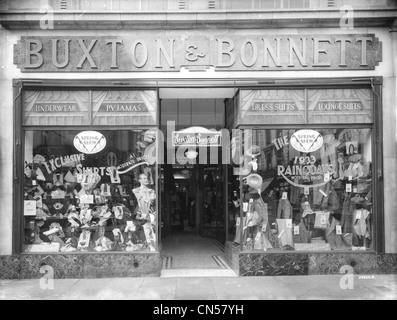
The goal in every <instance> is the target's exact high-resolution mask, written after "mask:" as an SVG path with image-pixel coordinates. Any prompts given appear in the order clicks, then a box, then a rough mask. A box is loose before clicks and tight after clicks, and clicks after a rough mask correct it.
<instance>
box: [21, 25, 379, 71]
mask: <svg viewBox="0 0 397 320" xmlns="http://www.w3.org/2000/svg"><path fill="white" fill-rule="evenodd" d="M381 60H382V43H381V41H379V39H378V38H376V37H375V35H374V34H343V35H339V34H334V35H329V34H318V35H309V34H306V35H305V34H303V35H296V34H291V35H288V34H286V35H281V34H278V35H269V34H258V33H256V34H249V33H246V34H244V35H229V34H223V35H215V34H213V35H195V34H189V33H188V32H183V33H182V34H181V35H179V36H172V37H170V36H167V35H166V33H165V32H160V33H159V32H156V33H154V32H150V31H134V33H133V34H130V35H129V36H120V37H115V36H96V37H93V36H86V37H81V36H78V37H77V36H70V37H65V36H51V37H44V36H39V37H36V36H22V37H21V40H20V41H18V43H17V44H16V45H15V47H14V64H16V65H17V66H18V67H19V68H20V69H21V71H22V72H87V71H89V72H117V71H119V72H120V71H126V72H131V71H179V70H181V69H182V68H185V67H187V68H189V67H193V68H194V67H203V66H205V67H213V68H214V69H215V70H221V71H224V70H227V71H266V70H272V71H274V70H277V71H279V70H374V69H375V67H376V66H377V65H378V64H379V62H380V61H381Z"/></svg>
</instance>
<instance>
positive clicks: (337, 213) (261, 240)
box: [236, 129, 374, 251]
mask: <svg viewBox="0 0 397 320" xmlns="http://www.w3.org/2000/svg"><path fill="white" fill-rule="evenodd" d="M245 131H246V132H245V136H248V138H249V139H248V140H246V141H249V143H245V146H244V148H245V150H244V152H245V155H246V156H247V157H248V159H249V161H250V162H249V163H247V164H246V166H245V168H246V169H247V170H248V171H249V172H246V174H245V176H244V178H243V194H244V197H243V199H242V202H243V204H244V203H245V210H244V216H243V221H242V224H241V226H242V228H245V229H244V231H243V238H242V241H243V248H244V250H247V251H250V250H261V251H263V250H295V251H304V250H310V251H313V250H314V251H327V250H373V249H374V246H373V238H374V234H373V230H374V212H373V206H372V186H373V184H372V139H371V137H372V132H371V129H316V130H309V129H307V130H252V131H248V130H245ZM269 137H270V141H269ZM236 232H237V233H239V232H240V233H241V229H239V230H237V231H236ZM236 236H237V234H236Z"/></svg>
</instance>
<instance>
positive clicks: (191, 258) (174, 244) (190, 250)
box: [161, 232, 237, 277]
mask: <svg viewBox="0 0 397 320" xmlns="http://www.w3.org/2000/svg"><path fill="white" fill-rule="evenodd" d="M162 256H163V268H162V272H161V276H162V277H211V276H214V277H218V276H219V277H222V276H227V277H234V276H237V274H236V273H235V272H234V271H233V270H232V269H231V268H230V266H229V265H228V263H227V262H226V260H225V258H224V246H223V244H221V243H220V242H218V241H217V240H215V239H210V238H204V237H201V236H200V235H198V234H196V233H191V232H185V233H177V234H173V235H172V237H169V238H167V239H163V240H162Z"/></svg>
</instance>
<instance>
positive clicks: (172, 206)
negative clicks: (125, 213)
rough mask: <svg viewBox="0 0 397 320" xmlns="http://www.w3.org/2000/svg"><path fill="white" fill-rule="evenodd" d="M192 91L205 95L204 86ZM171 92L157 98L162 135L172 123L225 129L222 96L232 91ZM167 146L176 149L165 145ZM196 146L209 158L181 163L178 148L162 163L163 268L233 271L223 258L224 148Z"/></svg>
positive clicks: (177, 126) (178, 128)
mask: <svg viewBox="0 0 397 320" xmlns="http://www.w3.org/2000/svg"><path fill="white" fill-rule="evenodd" d="M193 91H194V90H193ZM189 92H192V91H189ZM196 92H197V97H203V90H200V91H196ZM209 92H210V91H209ZM172 93H173V97H175V99H170V98H169V99H160V110H161V113H160V119H161V127H162V131H163V133H164V134H165V133H167V132H170V130H169V127H168V126H169V123H170V122H171V123H172V125H173V126H174V127H173V130H172V131H174V130H175V131H176V132H179V131H183V130H187V131H189V129H191V128H197V127H200V128H204V129H207V130H208V129H215V130H216V131H220V130H222V129H224V128H225V99H226V98H229V97H232V95H233V92H228V96H226V97H220V96H212V98H208V99H207V98H206V99H202V98H196V97H192V95H191V96H190V97H180V96H178V95H179V93H178V92H177V91H172ZM184 94H186V91H184ZM160 98H161V92H160ZM166 98H167V97H166ZM179 98H183V99H179ZM167 129H168V130H167ZM210 148H213V149H212V152H214V151H215V153H217V154H218V160H219V161H218V162H215V163H214V162H213V161H211V152H210V151H211V150H209V149H210ZM165 149H166V150H167V151H166V152H175V150H174V149H172V148H170V146H167V145H166V146H165ZM170 149H172V150H171V151H170ZM193 149H195V148H194V147H193ZM195 150H196V151H197V153H199V154H200V153H202V152H208V158H207V159H208V161H207V162H204V163H202V162H201V161H200V160H199V158H200V156H197V155H196V156H197V158H196V159H195V160H196V161H188V162H187V163H181V162H179V161H178V160H179V159H178V154H177V153H176V158H177V159H176V163H174V164H164V165H162V166H161V175H160V176H161V203H160V210H161V231H160V234H161V253H162V256H163V271H164V270H166V271H170V270H184V271H186V270H198V269H200V270H207V272H209V274H208V275H216V274H215V273H218V274H219V272H220V271H222V270H223V271H227V272H229V276H233V271H232V270H231V268H230V266H229V264H228V262H227V261H226V259H225V242H226V239H227V199H228V197H227V172H228V170H227V166H226V165H225V164H222V148H221V146H220V145H219V146H217V147H208V148H202V147H197V148H196V149H195ZM213 154H214V153H213ZM230 272H231V273H230ZM221 273H222V274H224V272H221Z"/></svg>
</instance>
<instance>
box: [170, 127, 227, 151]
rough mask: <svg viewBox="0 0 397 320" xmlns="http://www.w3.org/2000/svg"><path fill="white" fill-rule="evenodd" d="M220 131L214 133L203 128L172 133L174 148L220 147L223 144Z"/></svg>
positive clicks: (192, 128)
mask: <svg viewBox="0 0 397 320" xmlns="http://www.w3.org/2000/svg"><path fill="white" fill-rule="evenodd" d="M221 139H222V134H221V132H220V131H213V130H209V129H206V128H202V127H191V128H187V129H184V130H181V131H174V132H173V133H172V145H173V146H174V147H179V146H183V147H200V146H204V147H208V146H209V147H219V146H221V143H222V140H221Z"/></svg>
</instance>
